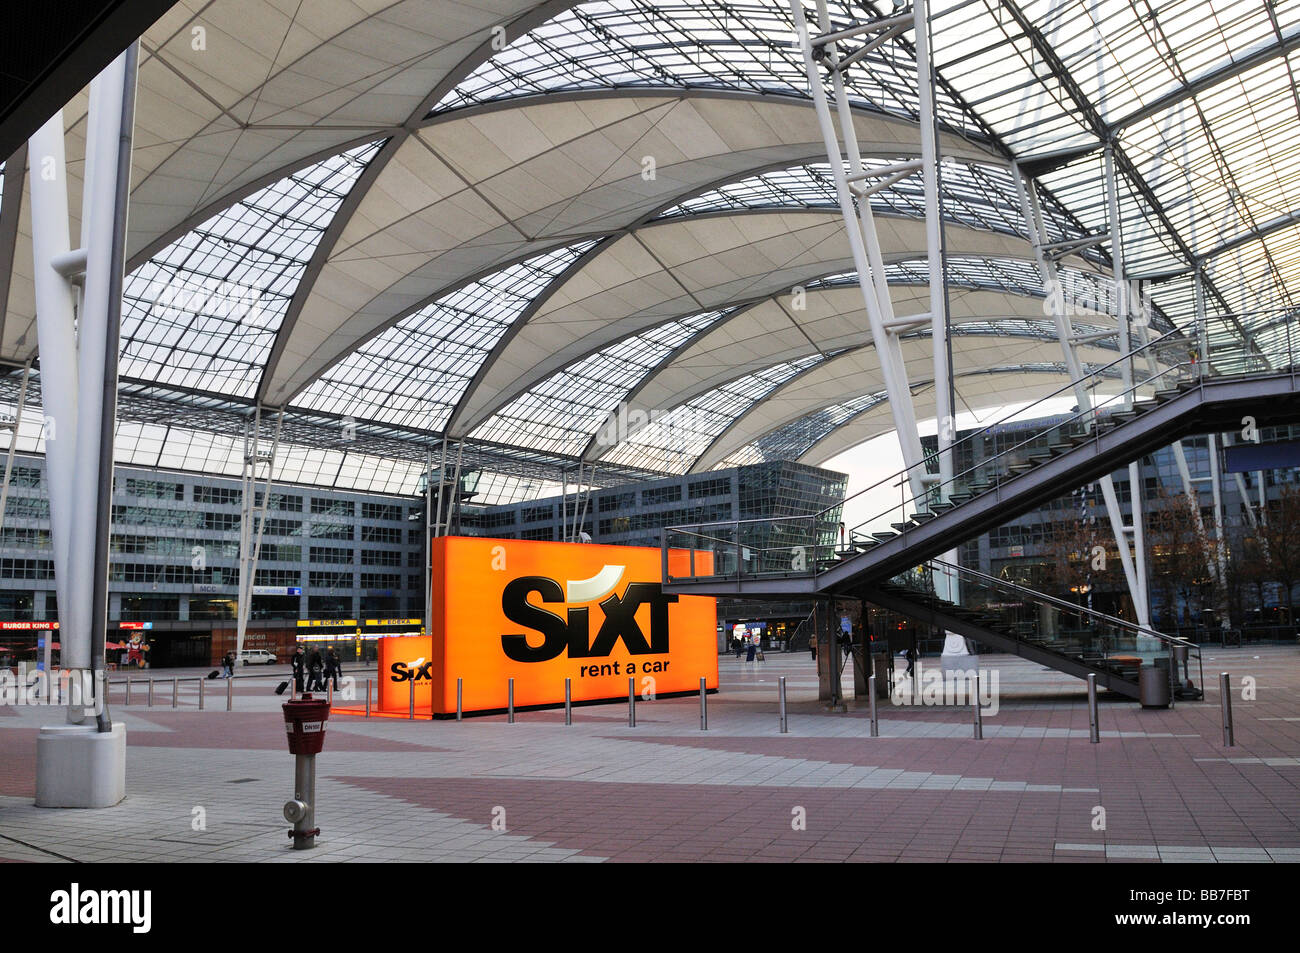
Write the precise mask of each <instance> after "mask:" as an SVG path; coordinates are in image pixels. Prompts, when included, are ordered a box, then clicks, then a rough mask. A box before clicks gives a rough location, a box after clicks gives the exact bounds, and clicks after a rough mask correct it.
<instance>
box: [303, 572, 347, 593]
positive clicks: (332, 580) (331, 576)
mask: <svg viewBox="0 0 1300 953" xmlns="http://www.w3.org/2000/svg"><path fill="white" fill-rule="evenodd" d="M308 581H309V582H310V584H311V587H312V588H313V589H351V588H352V572H351V570H347V571H343V570H340V571H338V572H325V571H323V570H321V571H314V572H311V573H308Z"/></svg>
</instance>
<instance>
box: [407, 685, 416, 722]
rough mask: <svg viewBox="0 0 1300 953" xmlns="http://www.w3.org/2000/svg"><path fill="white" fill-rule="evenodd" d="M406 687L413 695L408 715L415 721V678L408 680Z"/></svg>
mask: <svg viewBox="0 0 1300 953" xmlns="http://www.w3.org/2000/svg"><path fill="white" fill-rule="evenodd" d="M406 688H407V690H408V691H409V692H410V696H411V701H410V707H409V708H408V709H407V712H406V717H407V718H409V719H410V720H412V721H414V720H415V680H414V679H412V680H411V681H409V682H407V683H406Z"/></svg>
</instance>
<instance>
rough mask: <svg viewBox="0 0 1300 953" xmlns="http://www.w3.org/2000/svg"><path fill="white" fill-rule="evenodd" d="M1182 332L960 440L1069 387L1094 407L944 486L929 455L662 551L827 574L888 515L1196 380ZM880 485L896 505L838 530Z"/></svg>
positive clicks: (968, 439)
mask: <svg viewBox="0 0 1300 953" xmlns="http://www.w3.org/2000/svg"><path fill="white" fill-rule="evenodd" d="M1187 334H1188V329H1180V328H1173V329H1171V330H1169V331H1167V332H1165V333H1164V334H1162V335H1161V336H1159V337H1157V338H1154V339H1152V340H1151V341H1148V342H1147V343H1146V344H1145V345H1143V346H1142V347H1141V348H1138V349H1137V350H1136V351H1133V352H1132V353H1130V354H1125V355H1122V356H1120V357H1118V358H1116V359H1115V360H1113V361H1111V362H1110V363H1109V364H1105V365H1103V366H1101V367H1099V368H1096V369H1095V370H1093V371H1092V373H1090V374H1089V375H1088V376H1087V377H1086V378H1084V379H1083V380H1082V381H1079V382H1077V383H1075V382H1071V383H1069V384H1065V385H1063V386H1061V387H1059V388H1057V389H1056V390H1054V391H1052V392H1051V393H1049V394H1047V395H1045V396H1044V397H1041V398H1039V399H1038V400H1036V401H1034V402H1033V403H1032V404H1029V405H1027V406H1024V407H1020V408H1018V409H1016V410H1013V411H1010V412H1008V413H1007V414H1005V415H1003V416H1002V417H1000V418H999V419H997V420H996V421H994V422H992V423H990V424H987V425H986V426H984V427H982V428H980V429H979V430H976V431H974V432H972V433H969V434H967V435H966V436H965V437H963V438H962V439H961V440H959V441H956V442H955V443H954V444H953V446H952V448H951V452H952V453H953V455H954V458H956V457H958V456H959V455H961V454H962V452H963V450H964V449H966V448H968V447H975V446H976V443H975V441H977V440H980V439H982V438H983V437H984V436H986V435H987V434H989V433H990V432H992V431H993V430H995V429H996V428H998V427H1000V426H1003V425H1005V424H1007V423H1009V422H1011V421H1013V420H1016V419H1021V420H1032V419H1033V418H1034V416H1035V414H1034V408H1043V409H1042V413H1040V414H1039V415H1038V416H1045V415H1046V414H1047V410H1046V405H1048V404H1049V403H1051V402H1053V401H1057V400H1059V399H1060V398H1062V397H1063V396H1067V395H1075V394H1076V388H1077V387H1084V388H1086V389H1087V390H1089V391H1090V393H1092V395H1093V398H1094V406H1093V407H1091V408H1090V409H1088V410H1086V411H1080V412H1077V413H1075V414H1074V415H1073V416H1071V417H1069V418H1068V419H1067V420H1066V421H1064V422H1061V421H1057V422H1054V423H1053V424H1051V425H1049V426H1047V427H1045V428H1043V429H1042V430H1040V431H1036V432H1035V433H1034V434H1033V435H1031V436H1029V437H1027V438H1023V439H1021V440H1019V441H1018V442H1017V443H1016V444H1015V445H1014V446H1012V447H1008V448H1006V449H1004V450H1002V451H1001V452H999V453H997V454H996V455H994V456H992V457H988V458H985V459H982V460H980V461H979V462H978V463H976V464H974V465H973V466H970V467H968V468H966V469H965V470H962V471H960V472H958V473H956V474H954V476H953V478H952V479H951V481H949V482H948V483H946V484H945V483H940V482H939V478H938V476H937V475H936V474H931V473H930V472H929V468H930V467H931V466H932V465H935V464H936V461H935V460H934V458H933V457H931V458H927V460H925V461H922V462H920V463H918V464H915V465H914V466H912V467H907V468H904V469H902V470H899V471H898V472H896V473H892V474H890V475H888V476H886V477H883V478H881V479H879V480H877V481H876V482H874V483H872V484H871V485H870V486H867V487H864V488H863V489H861V490H858V491H857V492H855V493H853V494H850V495H849V496H847V497H845V498H844V500H843V501H842V502H839V503H835V504H832V505H830V506H827V507H823V508H822V509H820V510H818V511H816V512H814V513H811V514H804V515H800V516H778V517H762V518H757V519H750V520H719V521H713V522H706V523H693V524H684V525H680V526H671V527H668V528H666V529H665V530H664V531H663V536H662V545H663V548H664V551H665V552H667V551H668V550H670V549H677V548H683V549H690V548H693V549H705V550H709V551H711V552H713V554H714V561H713V571H712V572H711V573H709V576H710V577H712V578H718V577H722V578H731V579H741V578H746V577H751V578H752V577H761V576H808V575H811V576H816V575H818V574H819V573H820V572H821V571H823V570H824V569H825V568H829V565H830V564H831V563H833V562H834V561H835V558H836V556H837V554H841V553H844V554H846V553H847V552H848V551H849V550H851V549H852V548H853V546H855V545H858V544H861V543H862V542H863V541H864V540H865V539H866V527H868V526H872V525H876V524H879V523H881V521H882V520H884V521H888V520H889V519H890V518H891V517H893V516H897V517H898V519H897V520H896V522H898V523H899V524H900V526H905V525H906V521H907V520H908V519H909V513H908V510H909V509H912V510H918V511H920V512H923V513H929V512H932V509H931V508H932V506H933V505H934V502H935V501H937V500H938V499H939V496H940V494H941V493H942V494H943V495H944V496H953V495H960V494H959V492H958V491H959V490H966V489H968V488H969V487H971V486H972V485H977V480H976V478H977V477H979V476H981V475H984V474H987V473H988V472H990V467H991V466H992V465H994V464H995V463H1006V464H1007V465H1008V466H1011V465H1014V463H1015V462H1018V461H1019V459H1020V457H1016V458H1015V460H1014V461H1013V460H1012V454H1020V456H1023V457H1027V456H1028V452H1027V451H1028V449H1029V448H1031V447H1033V446H1034V445H1035V442H1037V443H1040V444H1041V443H1042V442H1043V440H1044V438H1045V437H1046V436H1048V435H1052V434H1056V433H1060V432H1063V431H1064V429H1065V428H1067V427H1074V428H1076V429H1077V432H1079V433H1085V432H1088V431H1089V430H1091V429H1092V428H1093V424H1094V423H1095V422H1096V420H1097V418H1098V416H1099V412H1100V410H1101V409H1102V408H1103V407H1110V406H1114V405H1117V404H1119V403H1121V402H1123V400H1124V399H1125V398H1126V396H1127V395H1129V394H1132V393H1136V392H1138V391H1140V390H1143V389H1152V388H1153V384H1154V382H1155V381H1156V380H1158V379H1161V378H1165V377H1169V378H1170V380H1169V384H1170V386H1171V387H1173V386H1175V385H1176V384H1177V383H1179V382H1182V381H1185V380H1188V379H1195V378H1198V377H1199V376H1200V369H1199V363H1198V362H1197V361H1196V360H1195V355H1194V348H1195V341H1194V338H1188V336H1187ZM1170 349H1173V350H1176V351H1177V352H1179V353H1178V356H1179V357H1182V358H1190V359H1184V360H1177V361H1169V360H1165V361H1164V362H1163V363H1164V365H1165V367H1164V370H1161V371H1159V372H1158V373H1157V374H1155V375H1152V376H1150V377H1147V378H1144V379H1143V380H1141V381H1139V382H1137V383H1135V384H1134V385H1133V386H1132V387H1131V388H1128V389H1127V390H1124V391H1119V392H1116V393H1114V394H1111V395H1099V394H1098V388H1100V387H1101V386H1102V385H1104V384H1107V383H1113V382H1114V380H1115V378H1116V377H1117V375H1118V371H1117V370H1116V368H1117V367H1118V365H1120V364H1121V363H1123V362H1125V361H1131V360H1133V358H1134V357H1136V356H1140V355H1143V354H1144V353H1147V352H1149V353H1152V354H1160V352H1161V351H1168V350H1170ZM1157 363H1159V361H1157ZM1097 398H1100V399H1097ZM973 456H974V454H973V453H972V457H973ZM918 467H925V468H926V469H925V471H924V479H923V480H922V481H920V482H924V483H925V484H926V485H927V486H928V489H927V491H926V493H925V497H924V498H923V499H914V498H913V497H912V496H911V494H910V488H911V485H912V483H913V481H912V477H913V476H914V475H915V473H916V470H917V468H918ZM935 468H936V469H937V465H935ZM886 487H889V488H897V489H898V490H899V494H900V496H899V502H898V504H897V505H891V506H890V507H889V508H888V509H886V510H884V511H882V512H880V513H878V514H876V515H874V516H872V517H870V518H869V519H867V520H864V521H862V522H861V523H858V524H856V525H855V526H854V527H852V528H851V529H847V530H846V529H845V527H844V524H843V523H841V522H840V520H839V514H840V512H841V511H842V507H843V505H844V504H845V503H848V502H850V501H852V500H855V499H858V498H860V497H865V496H866V495H867V494H869V493H875V492H878V491H880V490H881V489H882V488H886ZM944 491H947V492H946V493H945V492H944ZM665 578H666V579H671V577H668V576H665Z"/></svg>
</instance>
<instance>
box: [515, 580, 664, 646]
mask: <svg viewBox="0 0 1300 953" xmlns="http://www.w3.org/2000/svg"><path fill="white" fill-rule="evenodd" d="M626 569H627V567H626V566H605V567H604V568H603V569H601V570H600V572H598V573H596V575H594V576H592V577H591V578H590V579H576V580H575V579H570V580H569V581H568V584H567V585H566V586H565V587H563V588H562V587H561V586H560V584H559V582H557V581H556V580H554V579H550V578H548V577H546V576H521V577H520V578H518V579H514V580H511V581H510V582H509V583H507V584H506V587H505V590H504V592H502V594H501V608H502V610H503V611H504V612H505V615H506V618H507V619H509V620H510V621H511V622H517V623H519V624H520V625H522V626H526V627H527V628H530V629H533V630H534V631H536V632H540V633H541V635H542V643H541V644H540V645H530V644H529V640H528V639H529V637H528V636H527V635H523V634H521V633H509V634H506V635H503V636H501V648H502V649H503V650H504V651H505V653H506V655H507V656H509V657H510V658H512V659H514V660H515V661H516V662H547V661H550V660H551V659H553V658H555V657H557V656H558V655H560V654H561V653H562V652H564V651H565V650H566V649H567V650H568V653H569V658H603V657H605V656H608V655H609V654H610V653H612V652H613V651H614V646H615V645H616V644H617V643H618V641H619V639H622V640H623V644H624V645H625V646H626V647H627V650H628V652H629V653H630V654H632V655H652V654H653V655H657V654H661V653H664V652H667V651H668V606H669V605H670V604H671V603H674V602H676V601H677V597H676V596H674V595H666V594H665V593H664V592H663V590H662V588H661V587H660V585H659V583H657V582H630V583H628V584H627V588H625V589H624V590H623V594H622V595H621V596H619V595H615V594H614V589H615V588H617V586H618V584H619V583H620V582H622V580H623V574H624V572H625V571H626ZM533 593H537V594H538V595H539V596H540V597H541V601H542V602H543V603H546V604H552V605H554V604H557V603H558V604H564V603H574V602H595V601H596V600H597V599H600V598H601V596H606V598H604V599H603V600H601V602H600V608H601V610H602V611H603V612H604V614H605V619H604V621H603V622H602V623H601V625H600V629H599V630H597V632H596V638H595V640H594V641H592V639H591V622H590V619H589V615H590V610H589V608H588V607H587V606H577V607H574V608H571V609H569V610H568V612H567V613H566V614H565V615H563V616H561V615H558V614H556V613H554V612H551V611H550V610H549V609H543V608H542V607H541V606H537V605H534V604H533V603H531V602H529V601H528V597H529V596H530V595H532V594H533ZM643 605H648V606H650V637H649V639H647V638H646V635H645V633H644V632H642V631H641V626H640V625H639V624H638V623H637V621H636V613H637V610H638V609H640V608H641V606H643Z"/></svg>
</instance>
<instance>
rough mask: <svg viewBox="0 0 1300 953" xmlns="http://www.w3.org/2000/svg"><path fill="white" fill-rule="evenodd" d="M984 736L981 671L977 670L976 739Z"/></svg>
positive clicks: (978, 739)
mask: <svg viewBox="0 0 1300 953" xmlns="http://www.w3.org/2000/svg"><path fill="white" fill-rule="evenodd" d="M983 738H984V713H983V710H982V709H981V708H980V673H979V671H978V670H976V672H975V740H976V741H980V740H982V739H983Z"/></svg>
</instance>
